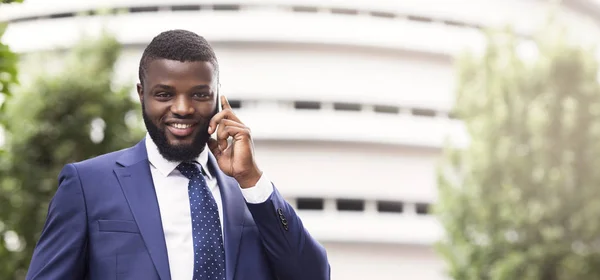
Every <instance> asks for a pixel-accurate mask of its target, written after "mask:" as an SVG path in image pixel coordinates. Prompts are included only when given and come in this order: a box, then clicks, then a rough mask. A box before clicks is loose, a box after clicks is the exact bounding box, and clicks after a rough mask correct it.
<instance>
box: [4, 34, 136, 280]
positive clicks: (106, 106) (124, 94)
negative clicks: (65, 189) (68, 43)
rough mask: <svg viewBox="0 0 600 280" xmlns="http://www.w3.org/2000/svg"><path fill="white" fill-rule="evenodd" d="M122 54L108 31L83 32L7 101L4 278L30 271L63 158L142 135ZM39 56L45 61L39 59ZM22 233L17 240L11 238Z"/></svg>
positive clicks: (70, 159) (110, 147)
mask: <svg viewBox="0 0 600 280" xmlns="http://www.w3.org/2000/svg"><path fill="white" fill-rule="evenodd" d="M119 54H120V45H119V44H118V42H117V41H116V40H115V39H114V38H113V37H111V36H109V35H105V36H103V37H101V38H99V39H90V38H84V39H83V40H82V41H81V43H80V44H79V45H77V46H76V47H75V48H74V49H72V50H69V52H68V53H66V54H62V55H60V56H59V57H60V59H58V60H54V61H53V62H54V63H60V64H61V66H62V67H60V68H61V69H60V70H58V71H56V70H53V72H54V73H53V74H49V72H48V71H47V72H45V73H44V72H42V73H44V74H42V75H40V76H39V77H37V78H35V79H34V80H33V82H32V83H31V85H30V86H28V87H24V88H23V90H21V91H19V92H15V94H14V95H13V96H12V97H11V98H10V99H9V100H8V101H7V104H6V108H5V109H6V110H5V113H4V114H3V115H2V123H3V124H4V126H5V129H6V132H7V136H6V143H5V151H6V152H5V155H4V156H3V157H2V158H1V159H0V186H1V188H0V237H1V236H3V235H4V239H3V240H2V239H0V279H23V275H24V273H26V269H27V268H28V265H29V261H30V258H31V254H32V251H33V248H34V246H35V244H36V242H37V239H38V237H39V233H40V231H41V229H42V226H43V223H44V221H45V217H46V214H47V213H46V211H47V207H48V203H49V201H50V199H51V197H52V196H53V195H54V192H55V191H56V188H57V176H58V174H59V172H60V170H61V169H62V168H63V166H64V165H65V164H66V163H70V162H74V161H79V160H84V159H87V158H90V157H93V156H96V155H100V154H103V153H107V152H111V151H115V150H118V149H122V148H125V147H128V146H130V145H133V144H134V143H136V142H137V141H139V140H140V139H141V137H142V136H143V130H142V129H141V128H142V127H141V126H140V125H139V124H140V123H141V122H140V119H139V116H140V115H139V114H138V112H137V111H138V109H137V108H138V107H139V106H138V105H137V102H135V101H134V100H133V99H132V98H131V91H132V89H133V87H132V86H118V85H115V83H113V82H112V80H113V78H114V73H113V72H114V71H113V70H114V68H115V63H116V61H117V58H118V57H119ZM55 55H56V54H55ZM34 64H36V65H35V67H40V66H39V65H38V64H40V62H39V61H38V60H36V61H34ZM51 64H52V63H51ZM54 66H56V65H54ZM22 71H23V73H24V72H25V70H22ZM130 117H133V122H131V121H127V120H131V118H130ZM136 117H137V119H136ZM15 238H18V239H19V240H20V242H18V243H16V244H19V243H20V246H19V247H18V248H17V247H16V246H15V242H9V241H10V239H15Z"/></svg>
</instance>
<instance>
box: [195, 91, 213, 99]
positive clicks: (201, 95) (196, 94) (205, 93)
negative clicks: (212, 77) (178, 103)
mask: <svg viewBox="0 0 600 280" xmlns="http://www.w3.org/2000/svg"><path fill="white" fill-rule="evenodd" d="M209 96H210V93H208V92H196V93H194V97H200V98H206V97H209Z"/></svg>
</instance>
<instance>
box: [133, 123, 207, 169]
mask: <svg viewBox="0 0 600 280" xmlns="http://www.w3.org/2000/svg"><path fill="white" fill-rule="evenodd" d="M145 142H146V151H147V153H148V161H150V164H152V166H154V167H155V168H156V169H157V170H158V171H159V172H160V173H161V174H162V175H163V176H165V177H167V176H169V174H171V172H173V170H175V168H177V166H178V165H179V164H180V163H181V162H180V161H168V160H167V159H165V158H164V157H163V156H162V155H161V154H160V152H159V151H158V147H157V146H156V143H154V141H153V140H152V138H151V137H150V135H149V134H148V133H146V138H145ZM196 161H197V162H198V163H199V164H200V166H202V171H203V172H204V174H206V176H207V177H208V178H209V179H212V174H210V171H209V169H208V145H206V146H204V149H203V150H202V152H201V153H200V155H198V157H197V158H196Z"/></svg>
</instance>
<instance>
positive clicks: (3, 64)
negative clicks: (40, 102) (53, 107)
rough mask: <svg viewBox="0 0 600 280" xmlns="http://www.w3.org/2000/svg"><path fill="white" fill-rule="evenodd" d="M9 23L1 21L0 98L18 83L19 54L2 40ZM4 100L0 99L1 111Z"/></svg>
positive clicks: (4, 0)
mask: <svg viewBox="0 0 600 280" xmlns="http://www.w3.org/2000/svg"><path fill="white" fill-rule="evenodd" d="M20 2H23V1H22V0H2V2H0V5H2V4H8V3H20ZM7 26H8V24H7V23H3V22H0V100H3V99H4V98H6V97H8V96H10V95H11V93H10V90H11V87H12V85H14V84H16V83H17V61H18V56H17V54H15V53H14V52H13V51H12V50H11V49H10V47H9V46H8V45H6V44H4V43H3V42H2V40H1V39H2V35H4V32H5V31H6V27H7ZM1 109H2V101H0V112H1Z"/></svg>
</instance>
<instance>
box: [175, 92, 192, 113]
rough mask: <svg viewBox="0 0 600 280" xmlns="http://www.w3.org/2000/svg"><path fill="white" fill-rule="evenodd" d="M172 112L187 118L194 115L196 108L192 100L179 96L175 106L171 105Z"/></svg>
mask: <svg viewBox="0 0 600 280" xmlns="http://www.w3.org/2000/svg"><path fill="white" fill-rule="evenodd" d="M171 112H172V113H173V114H175V115H179V116H187V115H191V114H193V113H194V106H193V104H192V100H191V98H188V97H187V96H184V95H179V96H178V97H177V98H175V101H174V103H173V105H171Z"/></svg>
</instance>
